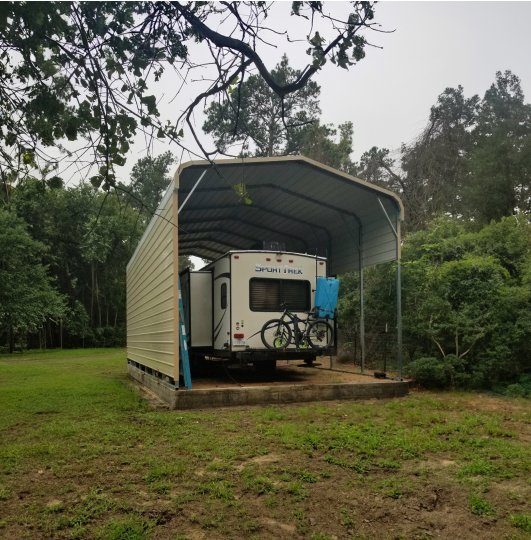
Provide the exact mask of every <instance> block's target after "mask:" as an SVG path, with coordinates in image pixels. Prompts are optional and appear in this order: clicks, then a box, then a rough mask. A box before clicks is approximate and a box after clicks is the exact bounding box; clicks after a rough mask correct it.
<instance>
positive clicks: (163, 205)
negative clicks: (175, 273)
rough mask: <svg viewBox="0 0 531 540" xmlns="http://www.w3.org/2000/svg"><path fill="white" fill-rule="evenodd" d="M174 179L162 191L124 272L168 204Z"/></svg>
mask: <svg viewBox="0 0 531 540" xmlns="http://www.w3.org/2000/svg"><path fill="white" fill-rule="evenodd" d="M174 186H175V181H174V180H172V182H171V183H170V185H169V186H168V189H166V193H164V197H162V201H160V204H159V206H158V208H157V209H156V210H155V213H154V214H153V217H152V218H151V220H150V222H149V223H148V226H147V227H146V230H145V231H144V234H143V235H142V238H140V241H139V242H138V244H137V246H136V249H135V251H134V253H133V255H132V256H131V258H130V259H129V262H128V263H127V266H126V267H125V270H126V272H127V271H129V267H130V266H131V265H132V264H133V262H134V261H135V259H136V257H137V255H138V252H139V251H140V248H141V247H142V245H143V244H144V242H145V241H146V238H147V237H148V234H149V233H150V232H151V230H152V229H153V227H154V226H155V222H156V220H157V218H158V217H159V214H160V213H161V212H163V211H164V210H165V209H166V205H167V204H168V201H169V200H171V196H172V195H173V190H174V189H175V187H174Z"/></svg>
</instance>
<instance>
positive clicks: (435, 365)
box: [409, 357, 450, 388]
mask: <svg viewBox="0 0 531 540" xmlns="http://www.w3.org/2000/svg"><path fill="white" fill-rule="evenodd" d="M409 372H410V375H411V376H412V377H413V378H414V379H415V380H416V381H418V382H419V383H420V384H422V386H425V387H426V388H444V387H446V386H449V384H450V378H449V374H448V371H447V365H446V363H445V362H444V361H443V360H438V359H437V358H433V357H427V358H419V359H418V360H415V361H413V362H411V363H410V364H409Z"/></svg>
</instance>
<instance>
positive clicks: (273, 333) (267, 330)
mask: <svg viewBox="0 0 531 540" xmlns="http://www.w3.org/2000/svg"><path fill="white" fill-rule="evenodd" d="M261 335H262V343H263V344H264V345H265V346H266V347H267V348H268V349H284V348H285V347H287V346H288V345H289V344H290V342H291V328H290V327H289V326H288V325H287V324H286V323H285V322H284V321H281V320H280V319H271V320H270V321H267V322H266V323H265V324H264V326H262V332H261Z"/></svg>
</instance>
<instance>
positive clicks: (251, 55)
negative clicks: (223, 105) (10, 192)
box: [0, 1, 375, 190]
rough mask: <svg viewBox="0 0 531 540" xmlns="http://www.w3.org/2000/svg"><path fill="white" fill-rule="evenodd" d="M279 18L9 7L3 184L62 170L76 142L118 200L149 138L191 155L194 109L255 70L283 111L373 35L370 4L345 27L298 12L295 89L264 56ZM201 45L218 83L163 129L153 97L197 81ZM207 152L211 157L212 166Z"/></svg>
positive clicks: (133, 7) (229, 12) (317, 10)
mask: <svg viewBox="0 0 531 540" xmlns="http://www.w3.org/2000/svg"><path fill="white" fill-rule="evenodd" d="M269 9H270V5H268V4H265V3H262V2H249V3H241V4H238V3H234V2H230V3H229V2H222V3H220V4H217V3H214V2H177V1H173V2H153V3H152V2H93V3H90V2H38V3H24V2H22V3H21V2H4V3H2V4H0V125H2V126H3V129H2V131H1V132H0V174H1V175H2V180H3V182H4V183H5V182H7V179H6V176H7V174H8V173H9V172H10V171H16V172H17V173H24V174H26V173H27V170H28V168H30V167H33V166H34V165H35V163H36V161H39V162H41V163H46V162H50V161H52V162H55V161H57V158H56V157H50V152H49V151H45V149H46V148H50V147H55V148H57V149H58V150H60V151H63V152H65V149H64V148H63V147H62V146H61V144H62V142H63V141H70V143H71V144H70V145H69V148H70V147H72V146H73V143H74V142H76V141H79V142H82V143H83V146H84V148H83V149H79V150H80V152H85V151H86V149H88V150H90V152H89V154H88V155H90V154H91V155H92V157H91V159H87V158H86V157H84V158H83V160H82V161H83V162H84V163H85V170H86V171H87V172H88V170H89V169H90V168H91V167H92V166H95V167H96V174H93V176H92V177H91V182H92V183H93V184H94V186H102V187H103V188H104V189H106V190H108V189H110V188H111V187H113V186H114V185H115V184H116V177H115V170H114V167H115V166H120V165H123V164H124V162H125V159H126V156H127V152H128V149H129V146H130V143H131V141H132V140H133V138H134V137H135V135H136V133H137V131H138V130H139V129H140V130H143V131H145V132H146V133H147V134H148V135H150V136H156V137H161V138H163V137H166V138H167V139H169V140H170V141H172V142H174V143H176V144H181V146H182V143H181V140H182V136H183V132H182V126H186V127H187V129H189V130H190V131H191V132H192V133H193V135H194V136H196V135H195V130H194V126H193V124H192V122H191V115H192V113H193V111H194V109H195V107H197V105H199V103H201V102H202V100H203V99H205V98H208V97H209V96H213V95H216V94H219V93H222V92H227V91H228V90H229V89H230V88H231V85H232V84H234V81H235V80H236V78H237V77H240V80H243V79H244V77H245V75H246V74H248V72H249V71H250V70H251V69H256V70H257V71H258V73H259V75H260V77H261V78H262V79H263V80H264V81H265V82H266V84H267V85H268V86H269V87H270V88H271V89H272V90H273V92H275V93H276V94H277V95H278V96H279V97H280V98H281V99H283V100H285V99H286V97H287V96H288V95H290V94H292V93H293V92H296V91H298V90H301V89H302V88H304V87H305V86H306V85H307V84H308V82H309V81H310V79H311V78H312V77H313V76H314V75H315V74H316V73H317V72H318V71H319V69H320V68H321V67H322V66H323V65H324V63H325V62H326V61H327V60H328V59H330V60H331V61H332V62H333V63H335V64H336V65H338V66H339V67H342V68H345V69H346V68H348V66H349V65H351V64H352V63H353V61H359V60H361V59H362V58H363V57H364V54H365V53H364V48H365V45H366V40H365V38H364V37H363V36H361V35H359V32H360V30H364V29H370V28H372V26H373V24H375V23H374V22H373V19H374V9H373V4H372V3H370V2H354V3H353V4H352V5H351V6H350V7H349V10H350V13H347V12H345V15H344V17H343V20H339V19H337V18H333V17H331V16H329V15H327V14H326V12H325V11H324V9H323V4H322V3H321V2H293V3H292V6H291V15H292V16H294V17H304V18H305V19H306V20H307V21H308V26H309V31H308V32H307V33H306V35H307V40H308V50H307V52H308V55H309V57H310V63H309V64H308V65H307V66H306V67H304V69H301V70H300V72H299V75H298V76H297V78H296V79H295V80H290V81H286V82H282V81H278V80H277V79H276V78H275V77H274V76H273V74H272V72H270V71H269V70H268V69H267V67H266V66H265V64H264V62H263V60H262V58H261V57H260V55H259V53H258V52H257V45H258V44H261V43H262V42H263V41H264V38H263V34H264V33H267V32H268V31H269V30H268V29H267V28H266V27H265V26H264V24H263V23H264V19H265V18H266V17H267V14H268V10H269ZM345 11H346V10H345ZM317 20H322V21H323V22H324V23H325V25H323V27H325V26H326V24H328V26H327V27H326V28H328V31H327V30H326V28H325V32H326V33H327V35H323V36H322V35H321V34H320V33H319V32H317V31H313V30H312V28H313V25H314V22H316V21H317ZM213 28H217V29H216V30H214V29H213ZM197 42H199V43H201V44H203V45H204V47H203V48H204V49H205V50H207V51H209V53H210V55H211V62H210V63H208V62H207V63H206V64H204V65H211V66H213V69H214V73H212V78H211V81H212V82H211V83H210V84H209V86H208V88H207V89H206V90H205V91H203V92H201V93H200V94H198V95H197V96H196V98H195V99H194V100H193V101H192V103H191V104H190V105H189V106H188V107H187V108H186V110H185V111H184V113H183V115H182V116H181V117H180V119H179V120H178V122H175V121H174V120H173V119H171V120H168V121H166V122H165V121H164V120H163V119H161V118H160V111H159V109H158V106H157V104H158V101H159V97H160V96H157V95H156V94H150V93H149V92H148V85H150V84H152V82H153V81H154V82H158V81H159V80H160V78H161V77H162V76H163V74H164V72H165V70H166V69H167V68H168V67H173V68H174V69H175V70H176V71H177V72H179V73H180V70H183V69H185V70H191V69H195V68H196V67H197V64H196V63H195V61H194V58H193V57H192V50H195V49H193V47H191V46H193V44H195V43H197ZM180 128H181V129H180ZM196 139H197V137H196ZM197 142H198V143H199V141H198V140H197ZM199 144H200V143H199ZM200 146H201V145H200ZM201 148H202V146H201ZM72 151H73V150H69V152H70V153H71V152H72ZM202 151H203V154H204V155H205V156H206V157H210V155H211V154H212V153H211V152H207V151H206V150H204V149H203V148H202ZM68 155H69V154H68V153H63V156H64V157H66V156H68ZM81 155H84V154H78V156H81ZM80 162H81V160H80ZM91 174H92V173H91Z"/></svg>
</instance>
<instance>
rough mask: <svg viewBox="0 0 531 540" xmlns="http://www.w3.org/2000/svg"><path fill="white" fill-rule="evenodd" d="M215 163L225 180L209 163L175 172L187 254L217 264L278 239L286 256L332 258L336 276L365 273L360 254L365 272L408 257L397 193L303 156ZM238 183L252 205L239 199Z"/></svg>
mask: <svg viewBox="0 0 531 540" xmlns="http://www.w3.org/2000/svg"><path fill="white" fill-rule="evenodd" d="M215 164H216V167H217V169H218V171H219V173H220V174H221V176H220V175H219V174H218V173H217V172H216V171H215V170H214V169H213V168H212V165H211V164H210V163H209V162H208V161H199V162H197V161H195V162H189V163H185V164H183V165H181V167H180V168H179V170H178V171H177V172H176V174H175V180H174V185H175V186H177V193H178V201H179V216H178V227H179V254H180V255H195V256H197V257H202V258H204V259H216V258H218V257H219V256H220V255H222V254H224V253H226V252H227V251H230V250H234V249H236V250H245V249H262V245H263V244H262V243H263V242H264V241H277V242H282V243H284V244H285V248H286V251H293V252H298V253H310V254H317V255H320V256H327V257H328V258H329V261H330V267H329V268H330V273H331V274H332V275H335V274H339V273H342V272H346V271H349V270H353V269H357V268H359V260H360V259H359V257H360V252H361V253H362V262H363V266H364V267H366V266H371V265H373V264H377V263H381V262H385V261H390V260H394V259H396V258H399V257H400V220H401V219H403V206H402V202H401V200H400V198H399V197H398V196H397V195H396V194H394V193H392V192H390V191H386V190H384V189H382V188H379V187H377V186H375V185H373V184H369V183H367V182H364V181H363V180H359V179H358V178H354V177H352V176H349V175H347V174H345V173H343V172H341V171H337V170H335V169H332V168H331V167H327V166H326V165H322V164H320V163H317V162H316V161H313V160H311V159H308V158H305V157H302V156H287V157H286V156H284V157H270V158H250V159H230V160H216V161H215ZM203 173H205V174H204V176H203V177H202V179H201V181H200V182H199V184H197V182H198V180H199V178H200V177H201V175H203ZM237 184H244V185H245V188H246V190H247V193H248V197H249V198H250V199H251V201H252V202H251V204H246V203H245V201H243V200H242V201H238V198H239V197H238V195H237V193H236V192H235V190H234V187H233V186H234V185H237ZM168 191H171V186H170V190H168ZM187 198H188V200H187V201H186V204H185V205H184V206H183V202H184V201H185V200H186V199H187Z"/></svg>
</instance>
